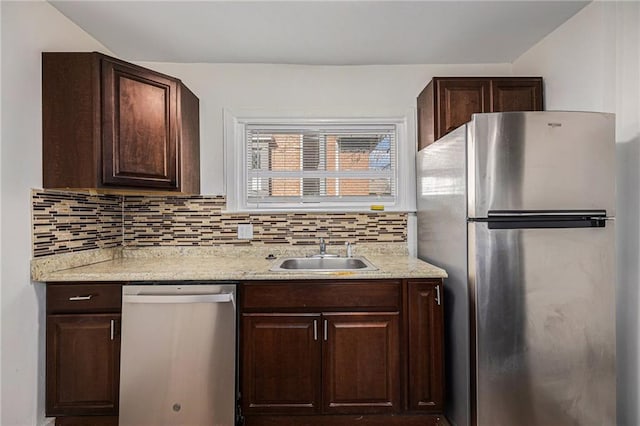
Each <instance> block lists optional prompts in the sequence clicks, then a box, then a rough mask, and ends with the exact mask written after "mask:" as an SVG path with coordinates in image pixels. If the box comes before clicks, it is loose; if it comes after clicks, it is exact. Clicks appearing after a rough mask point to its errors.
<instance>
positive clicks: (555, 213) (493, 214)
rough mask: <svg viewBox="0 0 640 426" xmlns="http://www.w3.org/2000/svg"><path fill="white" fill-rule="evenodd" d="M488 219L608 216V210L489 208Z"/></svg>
mask: <svg viewBox="0 0 640 426" xmlns="http://www.w3.org/2000/svg"><path fill="white" fill-rule="evenodd" d="M487 217H488V219H492V218H502V217H536V218H545V217H607V211H606V210H489V212H488V214H487Z"/></svg>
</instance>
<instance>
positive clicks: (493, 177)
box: [417, 112, 616, 426]
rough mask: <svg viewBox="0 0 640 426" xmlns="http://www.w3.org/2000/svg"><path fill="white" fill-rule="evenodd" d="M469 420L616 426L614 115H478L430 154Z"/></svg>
mask: <svg viewBox="0 0 640 426" xmlns="http://www.w3.org/2000/svg"><path fill="white" fill-rule="evenodd" d="M417 177H418V183H417V191H418V194H417V198H418V256H419V257H420V258H421V259H424V260H426V261H428V262H431V263H434V264H436V265H438V266H441V267H444V268H445V269H446V270H447V272H448V274H449V278H448V279H447V280H445V286H444V287H445V323H446V326H445V327H446V328H445V335H446V337H445V343H446V354H447V355H446V358H445V363H446V376H447V381H446V387H447V390H446V395H447V403H446V414H447V417H448V418H449V420H450V421H451V422H452V423H453V424H455V425H457V426H467V425H474V426H475V425H477V426H513V425H518V426H533V425H535V426H543V425H544V426H549V425H553V426H563V425H615V424H616V373H615V356H616V352H615V346H616V340H615V248H614V233H615V232H614V231H615V221H614V217H615V146H614V116H613V115H612V114H602V113H586V112H511V113H492V114H476V115H474V116H473V118H472V120H471V121H470V122H469V123H467V124H466V125H463V126H461V127H460V128H458V129H456V130H455V131H453V132H451V133H450V134H448V135H447V136H445V137H443V138H442V139H439V140H438V141H436V142H435V143H433V144H432V145H429V146H428V147H426V148H424V149H423V150H421V151H420V152H419V153H418V159H417Z"/></svg>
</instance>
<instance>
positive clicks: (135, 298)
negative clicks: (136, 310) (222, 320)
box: [122, 293, 234, 303]
mask: <svg viewBox="0 0 640 426" xmlns="http://www.w3.org/2000/svg"><path fill="white" fill-rule="evenodd" d="M122 302H123V303H229V302H231V303H234V300H233V293H217V294H128V295H124V296H122Z"/></svg>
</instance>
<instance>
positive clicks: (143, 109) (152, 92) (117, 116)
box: [102, 58, 178, 189]
mask: <svg viewBox="0 0 640 426" xmlns="http://www.w3.org/2000/svg"><path fill="white" fill-rule="evenodd" d="M102 94H103V96H102V111H103V116H102V125H103V127H102V155H103V157H102V173H103V183H104V184H106V185H110V184H111V185H118V186H133V187H140V186H144V187H158V188H167V189H176V188H178V179H177V155H178V153H177V150H176V146H177V127H176V118H177V112H176V109H177V83H176V81H175V80H173V79H170V78H168V77H166V76H164V75H162V74H158V73H154V72H151V71H149V70H145V69H142V68H139V67H135V66H129V65H127V64H123V63H120V62H113V61H110V60H108V59H106V58H105V59H103V60H102Z"/></svg>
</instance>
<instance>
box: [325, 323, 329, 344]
mask: <svg viewBox="0 0 640 426" xmlns="http://www.w3.org/2000/svg"><path fill="white" fill-rule="evenodd" d="M328 330H329V324H328V322H327V320H324V341H325V342H326V341H327V337H328V334H329V331H328Z"/></svg>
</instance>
